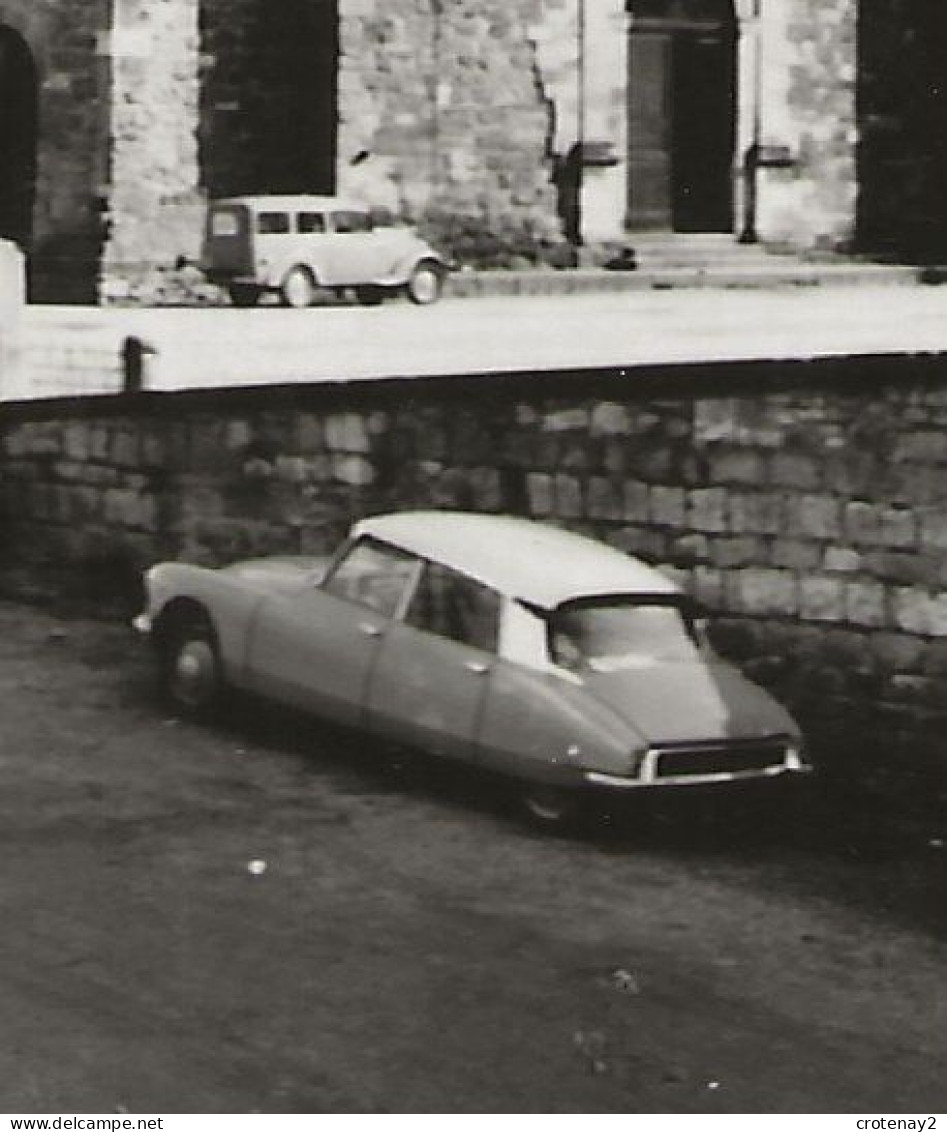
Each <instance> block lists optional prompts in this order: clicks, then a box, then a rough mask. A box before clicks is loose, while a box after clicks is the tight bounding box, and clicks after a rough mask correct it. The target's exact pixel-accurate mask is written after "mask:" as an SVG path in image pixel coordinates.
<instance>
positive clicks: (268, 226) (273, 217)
mask: <svg viewBox="0 0 947 1132" xmlns="http://www.w3.org/2000/svg"><path fill="white" fill-rule="evenodd" d="M256 230H257V231H258V232H259V233H260V235H261V236H282V235H284V234H285V233H287V232H288V231H289V213H287V212H261V213H260V215H259V216H258V217H257V218H256Z"/></svg>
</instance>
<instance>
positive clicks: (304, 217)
mask: <svg viewBox="0 0 947 1132" xmlns="http://www.w3.org/2000/svg"><path fill="white" fill-rule="evenodd" d="M325 230H326V218H325V216H323V214H322V213H321V212H300V213H299V215H298V216H297V217H296V231H297V232H302V233H303V234H304V235H309V234H311V233H313V232H324V231H325Z"/></svg>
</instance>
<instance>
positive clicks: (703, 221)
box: [627, 0, 736, 232]
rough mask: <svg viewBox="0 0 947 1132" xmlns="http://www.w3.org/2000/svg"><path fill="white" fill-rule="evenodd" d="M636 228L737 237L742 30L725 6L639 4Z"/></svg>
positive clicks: (631, 145)
mask: <svg viewBox="0 0 947 1132" xmlns="http://www.w3.org/2000/svg"><path fill="white" fill-rule="evenodd" d="M630 10H631V13H632V25H631V34H630V37H629V41H628V208H627V222H628V227H629V228H631V229H637V230H647V229H655V230H659V231H660V230H664V231H679V232H719V231H729V230H730V229H731V228H732V224H733V218H732V209H733V160H734V136H735V114H736V28H735V24H734V19H733V9H732V6H731V5H730V4H729V3H728V2H724V0H677V2H672V0H635V2H634V3H633V5H632V7H631V9H630Z"/></svg>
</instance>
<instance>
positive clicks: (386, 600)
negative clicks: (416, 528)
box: [323, 539, 418, 617]
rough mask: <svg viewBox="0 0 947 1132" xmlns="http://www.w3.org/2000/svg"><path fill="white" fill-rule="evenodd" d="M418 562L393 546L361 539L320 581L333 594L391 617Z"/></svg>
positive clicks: (399, 605)
mask: <svg viewBox="0 0 947 1132" xmlns="http://www.w3.org/2000/svg"><path fill="white" fill-rule="evenodd" d="M417 569H418V561H417V559H416V558H414V557H412V556H411V555H410V554H405V553H404V552H403V551H400V550H395V549H394V547H388V546H383V545H381V544H380V543H375V542H371V541H369V540H367V539H366V540H362V541H360V542H357V543H356V544H355V545H354V546H353V547H352V549H351V550H350V551H349V552H348V554H346V555H345V557H344V558H342V560H341V561H340V562H339V564H338V566H336V568H335V569H334V570H333V571H332V573H331V574H330V575H329V577H328V578H327V579H326V581H325V582H324V584H323V588H324V589H325V590H326V591H327V592H328V593H330V594H335V596H336V597H341V598H345V599H346V600H347V601H354V602H357V603H358V604H359V605H365V606H367V607H368V608H369V609H374V610H375V612H376V613H381V614H382V615H383V616H385V617H394V616H395V614H397V613H398V611H399V609H400V608H401V605H402V602H403V600H404V597H405V595H406V594H407V592H408V588H409V587H410V585H411V584H412V583H413V581H414V579H415V577H416V575H417Z"/></svg>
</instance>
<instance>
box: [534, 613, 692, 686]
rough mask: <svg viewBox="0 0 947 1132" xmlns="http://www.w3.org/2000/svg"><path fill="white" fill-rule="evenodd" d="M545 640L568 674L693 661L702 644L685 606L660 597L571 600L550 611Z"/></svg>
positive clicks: (555, 660) (551, 656) (553, 658)
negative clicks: (547, 633)
mask: <svg viewBox="0 0 947 1132" xmlns="http://www.w3.org/2000/svg"><path fill="white" fill-rule="evenodd" d="M548 640H549V654H550V659H551V660H552V661H553V663H554V664H557V665H559V666H560V667H561V668H567V669H569V670H571V671H573V672H581V671H582V670H591V671H593V672H612V671H615V670H618V669H622V668H634V667H640V666H642V665H646V664H653V663H655V662H663V663H667V662H685V663H686V662H692V661H694V660H697V659H698V657H699V655H700V652H701V649H702V647H703V638H702V634H701V632H700V630H699V627H698V625H697V623H696V622H695V620H694V617H693V615H692V611H691V610H690V608H689V607H688V604H687V603H686V602H682V601H680V600H678V599H671V600H668V599H666V598H662V597H656V598H646V597H645V598H642V597H629V598H623V597H618V598H611V597H609V598H602V599H595V600H584V601H581V602H570V603H569V604H567V605H563V606H560V607H559V608H558V609H557V610H555V611H554V612H553V613H552V614H551V615H550V617H549V636H548Z"/></svg>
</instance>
